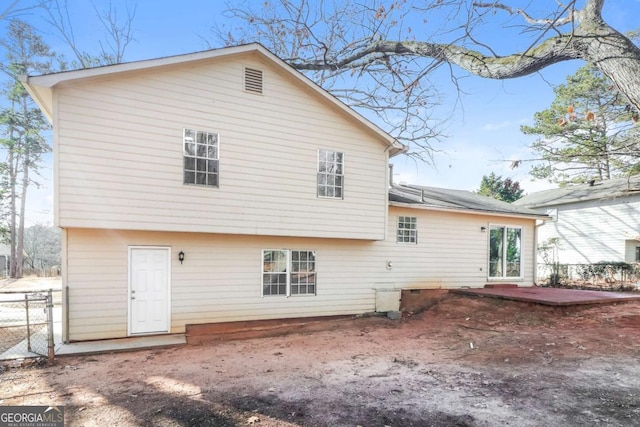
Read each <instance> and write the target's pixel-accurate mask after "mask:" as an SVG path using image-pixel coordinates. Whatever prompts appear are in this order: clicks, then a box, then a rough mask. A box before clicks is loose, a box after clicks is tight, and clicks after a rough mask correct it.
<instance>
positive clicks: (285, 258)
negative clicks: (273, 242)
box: [262, 249, 317, 296]
mask: <svg viewBox="0 0 640 427" xmlns="http://www.w3.org/2000/svg"><path fill="white" fill-rule="evenodd" d="M316 276H317V274H316V252H315V251H311V250H289V249H264V250H263V251H262V296H270V295H284V296H291V295H315V294H316Z"/></svg>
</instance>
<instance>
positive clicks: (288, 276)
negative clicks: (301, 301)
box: [260, 248, 318, 298]
mask: <svg viewBox="0 0 640 427" xmlns="http://www.w3.org/2000/svg"><path fill="white" fill-rule="evenodd" d="M269 251H271V252H284V253H285V254H286V262H287V269H286V271H285V272H284V273H285V274H286V281H285V285H286V289H285V293H284V294H275V295H273V294H272V295H265V294H264V274H265V271H264V253H265V252H269ZM292 252H313V255H314V260H313V263H314V271H313V273H314V274H315V282H314V284H313V288H314V292H313V293H312V294H311V293H305V294H300V293H298V294H292V293H291V275H292V274H293V271H292V270H293V258H292V256H291V255H292ZM317 260H318V257H317V251H316V250H315V249H283V248H280V249H262V250H261V251H260V296H261V297H262V298H269V297H286V298H289V297H295V298H297V297H314V296H316V295H318V261H317ZM280 274H282V273H280Z"/></svg>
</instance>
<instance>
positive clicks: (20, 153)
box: [0, 19, 55, 278]
mask: <svg viewBox="0 0 640 427" xmlns="http://www.w3.org/2000/svg"><path fill="white" fill-rule="evenodd" d="M0 43H1V44H2V46H3V47H4V48H5V50H6V55H5V61H3V64H2V70H3V71H4V72H5V73H6V74H7V76H8V77H9V79H8V82H7V83H6V84H5V87H4V89H3V90H2V94H3V95H4V96H5V99H6V103H7V105H6V106H5V108H3V109H2V110H0V133H1V135H2V137H1V138H0V147H1V148H2V149H3V150H4V151H5V152H6V161H5V163H4V165H3V167H2V168H1V169H2V172H3V177H2V181H3V182H4V183H5V184H6V189H5V197H4V200H3V204H5V206H6V207H7V210H8V217H9V218H8V224H7V228H8V230H9V233H8V234H9V241H10V245H11V268H10V276H11V277H14V278H19V277H22V264H23V258H24V257H23V254H24V226H25V210H26V200H27V192H28V189H29V186H30V185H31V184H33V183H34V182H35V181H34V180H33V175H34V173H37V170H38V166H39V162H40V161H41V158H42V155H43V154H44V153H46V152H48V151H49V150H50V148H49V145H48V144H47V142H46V139H45V137H44V136H43V132H44V131H45V130H47V129H49V124H48V122H47V120H46V119H45V117H44V115H43V114H42V112H41V111H40V109H39V108H37V107H36V106H35V105H34V103H33V101H32V100H31V98H30V97H29V94H28V93H27V92H26V90H25V89H24V87H23V86H22V84H21V83H20V81H19V78H18V77H19V76H20V75H23V74H28V73H43V72H47V71H49V70H50V69H51V62H52V60H53V58H54V56H55V55H54V54H53V53H52V52H51V50H50V49H49V46H47V45H46V44H45V43H44V41H43V40H42V38H41V37H40V36H39V35H37V34H36V32H35V30H34V29H33V28H32V27H31V26H30V25H29V24H27V23H25V22H22V21H20V20H17V19H14V20H12V21H11V22H10V23H9V29H8V32H7V36H6V37H5V38H4V39H3V40H2V41H0Z"/></svg>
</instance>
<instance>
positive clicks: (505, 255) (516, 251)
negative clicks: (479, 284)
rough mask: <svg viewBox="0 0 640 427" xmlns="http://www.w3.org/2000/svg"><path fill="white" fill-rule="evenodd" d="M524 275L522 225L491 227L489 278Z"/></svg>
mask: <svg viewBox="0 0 640 427" xmlns="http://www.w3.org/2000/svg"><path fill="white" fill-rule="evenodd" d="M520 277H522V227H507V226H503V225H491V226H490V227H489V278H496V279H502V278H520Z"/></svg>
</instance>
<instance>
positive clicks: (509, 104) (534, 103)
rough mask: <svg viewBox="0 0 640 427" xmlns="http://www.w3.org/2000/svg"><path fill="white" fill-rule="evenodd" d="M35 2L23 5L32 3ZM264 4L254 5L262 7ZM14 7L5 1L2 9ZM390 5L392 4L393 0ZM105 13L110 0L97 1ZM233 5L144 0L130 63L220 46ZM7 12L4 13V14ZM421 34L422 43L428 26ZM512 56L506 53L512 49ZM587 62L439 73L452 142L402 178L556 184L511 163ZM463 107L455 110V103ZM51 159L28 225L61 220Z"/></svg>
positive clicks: (83, 3) (639, 11) (122, 3)
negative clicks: (506, 72) (519, 71)
mask: <svg viewBox="0 0 640 427" xmlns="http://www.w3.org/2000/svg"><path fill="white" fill-rule="evenodd" d="M29 1H31V0H19V3H18V5H19V6H24V5H27V4H28V3H29ZM261 2H262V0H259V1H255V2H249V3H252V4H253V5H255V4H257V5H260V4H261ZM7 3H9V1H8V0H0V9H3V5H4V4H7ZM387 3H388V2H387ZM508 3H510V4H514V3H515V4H519V5H527V4H530V3H533V2H532V1H531V0H523V1H517V0H516V1H510V2H508ZM93 4H94V5H95V6H96V7H97V8H98V9H99V10H103V9H104V8H106V7H108V5H109V2H108V1H106V0H94V1H93ZM134 4H136V3H134V2H133V1H131V0H112V1H111V5H112V7H115V8H116V9H117V10H118V12H121V13H122V12H124V10H125V9H126V7H127V5H128V6H129V7H132V6H133V5H134ZM68 5H69V16H70V19H71V21H72V23H73V28H74V33H75V36H76V39H77V41H78V43H79V44H80V45H81V47H82V48H84V49H85V50H88V51H91V50H93V51H95V50H97V48H98V46H99V45H98V40H99V39H101V38H103V37H104V31H103V30H102V29H101V27H100V23H99V21H98V20H97V18H96V12H95V10H94V9H93V6H92V2H89V1H87V0H68ZM226 8H227V6H226V4H225V2H223V1H218V0H208V1H207V0H182V1H180V2H176V1H171V0H138V1H137V6H136V14H135V18H134V22H133V28H134V31H135V32H134V37H135V41H134V42H133V43H132V44H131V45H130V46H129V47H128V49H127V51H126V55H125V61H135V60H142V59H150V58H157V57H162V56H170V55H177V54H182V53H189V52H194V51H200V50H205V49H207V48H209V44H208V43H211V45H212V46H214V47H216V43H217V42H216V41H215V39H214V36H213V34H212V33H211V27H212V26H213V25H214V24H216V23H217V24H218V25H225V24H226V19H227V18H225V16H224V10H225V9H226ZM0 13H2V10H0ZM604 15H605V20H606V21H607V22H608V23H609V24H610V25H612V26H613V27H614V28H617V29H618V30H620V31H628V30H632V29H636V28H638V27H640V20H638V19H637V17H638V16H640V0H609V1H607V3H606V7H605V13H604ZM20 18H21V19H24V20H25V21H27V22H29V23H31V24H32V25H33V26H34V27H35V28H36V29H37V30H38V31H39V32H40V33H41V34H42V36H43V38H44V39H45V41H46V42H47V43H49V45H50V46H51V47H52V48H53V50H55V51H57V52H62V53H64V54H66V56H67V57H71V56H72V55H70V53H69V49H68V48H67V46H66V45H65V43H64V42H63V41H62V40H60V39H59V38H58V37H57V36H56V33H55V31H54V29H53V28H51V27H50V26H49V25H48V24H47V23H46V22H45V21H44V20H43V19H42V17H41V16H40V13H39V12H38V11H36V10H34V11H27V12H24V13H22V14H21V15H20ZM5 29H6V20H5V21H3V22H0V34H2V35H4V32H5ZM414 34H415V35H416V37H417V38H420V24H419V23H418V24H416V26H415V30H414ZM486 38H487V40H489V41H492V42H493V43H494V44H495V45H497V46H499V47H501V48H504V49H505V50H506V51H509V48H513V47H515V45H512V43H513V41H512V40H510V39H509V38H504V36H502V35H500V34H495V36H494V35H493V34H487V35H486ZM505 53H506V52H505ZM581 65H583V63H581V62H579V61H571V62H567V63H563V64H558V65H554V66H551V67H549V68H547V69H545V70H543V71H542V72H541V73H539V74H535V75H532V76H527V77H521V78H518V79H511V80H500V81H497V80H488V79H482V78H479V77H474V76H469V77H466V78H464V79H463V81H462V88H463V90H464V93H461V94H459V93H458V92H457V91H456V89H455V88H454V87H453V85H452V84H451V82H450V80H449V78H448V76H447V75H446V73H441V74H442V75H440V76H438V75H435V76H434V77H433V79H434V83H435V84H436V85H437V86H438V87H439V89H440V90H441V91H442V93H443V94H444V96H445V97H444V100H443V105H442V108H441V109H442V111H441V112H440V113H438V116H439V117H442V118H446V120H447V122H446V126H445V128H444V134H445V135H446V137H445V138H443V140H442V141H441V142H437V143H434V146H435V148H436V149H437V150H438V151H437V152H436V153H435V155H434V164H426V163H422V162H415V161H414V160H411V159H408V158H406V157H404V156H401V157H398V158H396V159H394V161H393V163H394V180H395V181H396V182H406V183H411V184H418V185H426V186H434V187H445V188H455V189H462V190H470V191H475V190H477V189H478V188H479V186H480V182H481V180H482V176H483V175H488V174H489V173H491V172H495V173H496V174H498V175H501V176H502V177H503V178H507V177H508V178H511V179H513V180H515V181H519V182H520V185H521V187H522V188H524V190H525V193H531V192H535V191H539V190H543V189H547V188H553V187H555V185H554V184H551V183H549V182H546V181H539V180H538V181H533V180H532V179H531V178H530V176H529V169H530V166H531V164H529V163H525V164H524V166H521V167H519V168H517V169H515V170H512V169H511V168H510V164H511V162H510V161H509V160H515V159H529V158H532V154H531V152H530V150H529V149H528V148H527V147H528V145H529V144H531V143H532V142H533V141H534V137H531V136H526V135H524V134H523V133H522V132H520V126H521V125H525V124H528V125H531V124H533V116H534V113H535V112H537V111H542V110H544V109H545V108H547V107H549V105H550V104H551V102H552V101H553V99H554V93H553V87H554V85H557V84H561V83H563V82H564V81H565V79H566V77H567V76H568V75H571V74H573V73H574V72H575V71H576V70H577V69H578V68H579V67H580V66H581ZM454 104H455V105H456V107H455V109H454V110H453V112H452V111H451V109H452V106H453V105H454ZM51 162H52V159H51V156H50V155H47V156H46V158H45V167H44V168H43V169H42V171H41V175H42V178H41V179H40V182H41V185H40V187H39V188H33V189H31V190H30V196H29V200H28V205H27V212H28V213H27V224H35V223H42V224H52V223H53V213H52V211H53V194H52V172H51Z"/></svg>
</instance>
